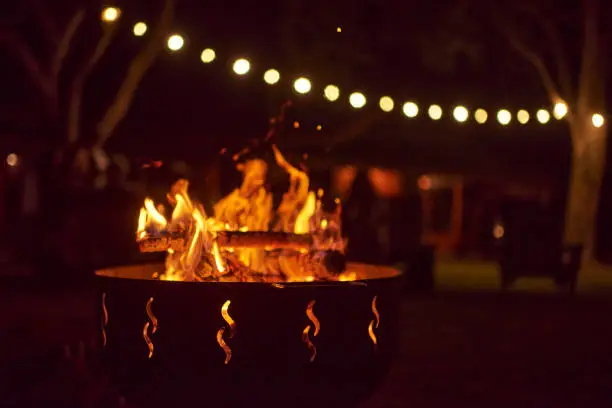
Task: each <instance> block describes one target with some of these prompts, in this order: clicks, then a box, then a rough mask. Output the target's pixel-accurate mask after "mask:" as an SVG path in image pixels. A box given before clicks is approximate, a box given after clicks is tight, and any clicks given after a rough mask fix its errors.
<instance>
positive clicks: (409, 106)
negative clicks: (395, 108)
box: [402, 102, 419, 118]
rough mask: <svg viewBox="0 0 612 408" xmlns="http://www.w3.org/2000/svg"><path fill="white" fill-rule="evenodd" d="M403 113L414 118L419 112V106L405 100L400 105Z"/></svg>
mask: <svg viewBox="0 0 612 408" xmlns="http://www.w3.org/2000/svg"><path fill="white" fill-rule="evenodd" d="M402 111H403V112H404V115H406V117H409V118H414V117H416V115H418V114H419V107H418V106H417V104H416V103H414V102H406V103H405V104H404V106H403V107H402Z"/></svg>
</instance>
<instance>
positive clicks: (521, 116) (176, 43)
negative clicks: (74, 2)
mask: <svg viewBox="0 0 612 408" xmlns="http://www.w3.org/2000/svg"><path fill="white" fill-rule="evenodd" d="M120 16H121V9H119V8H117V7H106V8H104V9H103V10H102V13H101V16H100V18H101V20H102V21H104V22H106V23H113V22H116V21H117V20H118V19H119V18H120ZM147 31H148V27H147V24H146V23H145V22H143V21H139V22H137V23H135V24H134V26H133V27H132V32H133V34H134V35H135V36H138V37H141V36H143V35H145V34H146V32H147ZM336 32H338V33H341V32H342V27H341V26H337V27H336ZM184 45H185V40H184V38H183V37H182V36H181V35H178V34H174V35H172V36H170V37H169V38H168V40H167V47H168V49H169V50H170V51H178V50H180V49H182V48H183V47H184ZM200 59H201V60H202V62H204V63H210V62H212V61H214V60H215V59H216V54H215V51H214V50H212V49H210V48H207V49H205V50H203V51H202V53H201V55H200ZM232 68H233V71H234V72H235V73H236V74H238V75H246V74H247V73H248V72H249V71H250V68H251V64H250V62H249V61H248V60H247V59H245V58H240V59H237V60H236V61H234V63H233V66H232ZM264 81H265V82H266V83H268V84H270V85H273V84H276V83H278V82H279V81H280V73H279V72H278V71H277V70H275V69H270V70H268V71H266V72H265V73H264ZM293 87H294V90H295V91H296V92H298V93H300V94H306V93H308V92H310V91H311V89H312V85H311V82H310V80H309V79H307V78H298V79H297V80H296V81H295V82H294V84H293ZM323 94H324V96H325V98H326V99H327V100H329V101H332V102H333V101H336V100H338V99H339V97H340V89H339V88H338V87H337V86H336V85H327V86H326V87H325V88H324V91H323ZM366 101H367V100H366V97H365V95H364V94H363V93H361V92H353V93H352V94H351V95H350V96H349V103H350V105H351V106H352V107H353V108H356V109H360V108H362V107H364V106H365V105H366ZM379 107H380V109H381V110H382V111H384V112H391V111H392V110H393V109H394V108H395V103H394V101H393V99H392V98H391V97H389V96H383V97H382V98H380V100H379ZM418 111H419V108H418V106H417V104H416V103H414V102H406V103H405V104H404V105H403V112H404V114H405V115H406V116H408V117H416V116H417V115H418ZM427 112H428V115H429V117H430V118H431V119H433V120H439V119H441V118H442V108H441V107H440V106H439V105H435V104H434V105H431V106H430V107H429V108H428V111H427ZM568 112H569V108H568V105H567V104H566V102H565V101H563V100H558V101H557V102H556V103H555V104H554V106H553V108H552V115H553V116H554V117H555V118H556V119H558V120H560V119H563V118H564V117H565V116H567V114H568ZM535 116H536V119H537V121H538V122H539V123H541V124H546V123H548V122H549V121H550V118H551V114H550V113H549V111H547V110H546V109H539V110H538V111H537V112H536V115H535ZM453 117H454V118H455V120H457V121H458V122H465V121H467V119H468V118H469V111H468V110H467V108H465V107H463V106H457V107H455V108H454V110H453ZM516 118H517V121H518V122H519V123H521V124H526V123H528V122H529V120H530V114H529V112H528V111H527V110H525V109H521V110H519V111H518V112H517V116H516ZM474 119H475V121H476V122H477V123H479V124H484V123H486V121H487V120H488V114H487V112H486V111H485V110H484V109H477V110H476V111H474ZM497 120H498V122H499V123H500V124H501V125H504V126H505V125H508V124H509V123H510V122H511V121H512V114H511V113H510V111H508V110H507V109H501V110H500V111H498V112H497ZM591 122H592V124H593V126H594V127H597V128H600V127H602V126H603V125H604V124H605V117H604V116H603V115H602V114H601V113H595V114H593V115H592V116H591ZM319 126H320V125H319Z"/></svg>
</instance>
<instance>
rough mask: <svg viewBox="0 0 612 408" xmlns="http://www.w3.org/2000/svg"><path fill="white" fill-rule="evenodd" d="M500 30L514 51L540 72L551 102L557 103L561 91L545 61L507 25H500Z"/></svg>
mask: <svg viewBox="0 0 612 408" xmlns="http://www.w3.org/2000/svg"><path fill="white" fill-rule="evenodd" d="M498 27H499V30H500V31H501V33H502V35H503V36H504V37H505V39H506V40H507V41H508V44H509V45H510V47H512V49H514V51H516V52H517V53H518V54H519V55H521V56H522V57H523V58H524V59H525V60H526V61H527V62H529V63H530V64H531V65H533V67H534V68H535V69H536V71H537V72H538V74H539V76H540V79H541V80H542V85H543V86H544V89H545V90H546V92H547V93H548V96H549V98H550V100H551V101H552V102H553V103H555V102H557V101H558V100H559V99H560V94H559V89H558V88H557V85H556V83H555V81H554V80H553V78H552V76H551V75H550V72H549V70H548V68H547V67H546V64H545V63H544V60H543V59H542V57H541V56H540V55H538V54H537V53H536V52H535V51H533V50H532V49H531V48H529V46H527V44H525V43H524V42H523V41H521V40H520V39H519V37H518V35H516V33H514V32H513V31H512V30H511V29H509V28H508V27H507V26H506V25H505V24H503V23H501V24H498Z"/></svg>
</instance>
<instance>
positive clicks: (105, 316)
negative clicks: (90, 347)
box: [102, 292, 108, 347]
mask: <svg viewBox="0 0 612 408" xmlns="http://www.w3.org/2000/svg"><path fill="white" fill-rule="evenodd" d="M102 316H103V319H102V347H106V326H107V325H108V310H106V292H104V293H102Z"/></svg>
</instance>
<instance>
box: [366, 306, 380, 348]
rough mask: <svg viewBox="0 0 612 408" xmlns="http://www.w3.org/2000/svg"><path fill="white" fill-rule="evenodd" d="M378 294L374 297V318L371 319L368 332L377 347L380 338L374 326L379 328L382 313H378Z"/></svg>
mask: <svg viewBox="0 0 612 408" xmlns="http://www.w3.org/2000/svg"><path fill="white" fill-rule="evenodd" d="M377 298H378V297H377V296H374V298H373V299H372V313H374V319H372V321H370V325H369V326H368V334H369V335H370V339H372V343H374V346H375V347H376V346H377V345H378V339H377V338H376V334H375V333H374V328H377V329H378V326H379V324H380V314H379V313H378V309H377V308H376V300H377Z"/></svg>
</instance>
